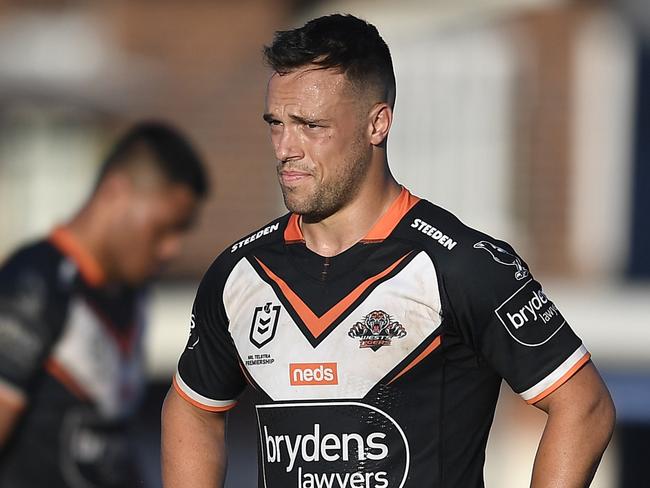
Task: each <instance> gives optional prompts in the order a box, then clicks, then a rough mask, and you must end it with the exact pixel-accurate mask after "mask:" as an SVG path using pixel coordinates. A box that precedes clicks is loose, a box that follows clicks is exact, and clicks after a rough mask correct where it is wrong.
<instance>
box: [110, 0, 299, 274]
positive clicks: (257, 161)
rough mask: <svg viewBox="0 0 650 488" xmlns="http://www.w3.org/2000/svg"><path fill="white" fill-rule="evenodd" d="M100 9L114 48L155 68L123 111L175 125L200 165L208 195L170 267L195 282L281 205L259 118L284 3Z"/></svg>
mask: <svg viewBox="0 0 650 488" xmlns="http://www.w3.org/2000/svg"><path fill="white" fill-rule="evenodd" d="M101 10H102V11H101V13H100V15H102V16H104V18H106V19H107V22H108V23H109V25H110V26H111V28H112V30H113V32H114V33H115V37H116V39H118V42H119V43H120V45H121V47H122V48H123V49H124V50H126V51H128V52H130V53H131V54H134V55H136V56H139V57H142V58H143V59H146V60H150V61H152V62H153V63H155V64H154V66H153V69H154V70H159V71H160V76H159V77H158V80H157V81H156V84H155V86H151V90H150V91H149V92H148V93H145V94H144V96H143V97H142V98H143V99H141V100H139V101H138V103H135V104H134V107H133V111H132V112H131V113H128V114H126V115H127V116H128V117H129V118H132V119H135V118H140V117H162V118H165V119H168V120H171V121H173V122H176V123H178V124H179V125H180V126H181V127H182V128H183V129H185V130H186V131H187V132H188V133H189V134H190V135H191V136H192V138H193V139H194V140H195V141H196V143H197V145H198V147H199V149H200V150H201V152H202V154H203V155H204V156H205V157H206V159H207V162H208V164H209V168H210V173H211V179H212V186H213V191H214V193H213V195H211V197H210V199H209V201H208V202H207V205H206V206H205V208H204V210H203V213H202V216H201V219H200V222H199V226H198V228H197V229H196V231H194V232H193V233H192V234H191V236H189V238H188V241H187V251H188V252H186V253H184V257H183V258H182V259H180V260H178V261H177V262H176V263H175V265H174V266H173V268H171V269H170V270H169V274H170V275H172V276H175V277H197V276H200V275H201V274H202V272H203V271H204V270H205V268H206V266H207V265H208V264H209V263H210V262H211V261H212V259H213V258H214V257H215V256H216V255H217V254H218V253H219V252H220V251H221V250H222V249H223V248H224V247H225V246H227V245H228V244H229V243H230V242H231V241H233V240H235V239H237V238H239V237H240V236H242V235H244V234H246V233H248V232H250V231H252V230H253V229H254V228H256V227H257V226H261V225H263V224H264V223H265V222H266V221H267V220H270V219H272V218H274V217H275V216H276V215H277V214H278V211H279V210H281V208H282V207H281V205H280V202H281V200H280V194H279V191H278V189H277V183H276V179H275V171H274V159H273V154H272V152H271V150H270V146H269V144H268V136H267V130H266V125H265V124H264V123H263V122H262V119H261V114H262V112H263V103H264V91H265V87H266V79H267V76H268V72H267V69H266V67H265V66H264V65H263V62H262V58H261V48H262V45H263V44H265V43H267V42H269V40H270V39H271V38H272V35H273V32H274V31H275V30H276V29H278V28H279V27H281V26H283V25H285V23H286V22H287V17H288V16H289V14H290V10H291V2H287V1H274V2H267V1H240V2H234V1H222V2H214V1H187V2H171V1H168V2H164V1H163V2H132V1H121V2H106V3H104V4H103V5H102V7H101ZM273 202H278V203H277V204H273Z"/></svg>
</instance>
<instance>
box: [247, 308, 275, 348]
mask: <svg viewBox="0 0 650 488" xmlns="http://www.w3.org/2000/svg"><path fill="white" fill-rule="evenodd" d="M279 317H280V305H272V304H271V302H267V303H266V304H265V305H264V306H263V307H255V312H254V313H253V322H252V324H251V333H250V341H251V343H252V344H253V345H254V346H255V347H257V348H258V349H261V348H262V347H263V346H264V345H266V344H268V343H269V342H271V340H273V337H275V330H276V329H277V327H278V318H279Z"/></svg>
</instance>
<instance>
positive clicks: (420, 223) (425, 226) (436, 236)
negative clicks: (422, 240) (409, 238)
mask: <svg viewBox="0 0 650 488" xmlns="http://www.w3.org/2000/svg"><path fill="white" fill-rule="evenodd" d="M411 227H412V228H414V229H417V230H419V231H420V232H422V233H423V234H424V235H427V236H429V237H430V238H431V239H433V240H434V241H436V242H437V243H438V244H440V245H441V246H442V247H444V248H446V249H448V250H450V251H451V250H453V249H454V248H455V247H456V245H457V244H458V242H457V241H455V240H453V239H452V238H451V237H449V236H448V235H447V234H445V233H444V232H442V231H441V230H438V229H436V228H435V227H434V226H433V225H431V224H429V223H427V222H425V221H424V220H422V219H414V220H413V223H411Z"/></svg>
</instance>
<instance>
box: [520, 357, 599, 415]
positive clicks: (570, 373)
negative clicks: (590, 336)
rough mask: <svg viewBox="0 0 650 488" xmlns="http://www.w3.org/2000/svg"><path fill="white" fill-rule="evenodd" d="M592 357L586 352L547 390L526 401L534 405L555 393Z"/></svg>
mask: <svg viewBox="0 0 650 488" xmlns="http://www.w3.org/2000/svg"><path fill="white" fill-rule="evenodd" d="M590 358H591V354H589V353H586V354H585V355H584V356H582V357H581V358H580V359H579V360H578V362H577V363H575V364H574V365H573V366H572V367H571V369H570V370H569V371H567V372H566V373H564V375H562V377H561V378H560V379H559V380H557V381H556V382H555V383H553V384H552V385H551V386H549V387H548V388H547V389H546V390H544V391H543V392H541V393H540V394H539V395H537V396H536V397H533V398H531V399H530V400H526V403H528V404H529V405H532V404H533V403H537V402H538V401H540V400H542V399H543V398H546V397H547V396H549V395H550V394H551V393H553V392H554V391H555V390H557V389H558V388H559V387H560V386H562V385H563V384H564V383H566V382H567V380H568V379H569V378H571V377H572V376H573V375H574V374H576V373H577V372H578V370H579V369H580V368H582V367H583V366H584V365H585V364H586V363H587V361H589V359H590Z"/></svg>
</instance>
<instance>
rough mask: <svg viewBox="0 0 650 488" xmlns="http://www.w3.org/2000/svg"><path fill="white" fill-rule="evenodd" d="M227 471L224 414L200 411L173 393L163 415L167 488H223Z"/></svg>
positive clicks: (163, 449)
mask: <svg viewBox="0 0 650 488" xmlns="http://www.w3.org/2000/svg"><path fill="white" fill-rule="evenodd" d="M225 472H226V448H225V416H224V414H216V413H215V414H213V413H209V412H202V411H199V410H198V409H197V408H196V407H193V406H192V405H189V404H188V403H187V402H185V400H183V399H182V398H180V397H179V396H178V394H177V393H176V392H175V391H174V390H173V389H172V390H170V392H169V393H168V394H167V398H166V399H165V403H164V405H163V412H162V474H163V485H164V486H165V488H186V487H189V486H191V487H192V488H204V487H205V488H215V487H222V486H223V483H224V479H225Z"/></svg>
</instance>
